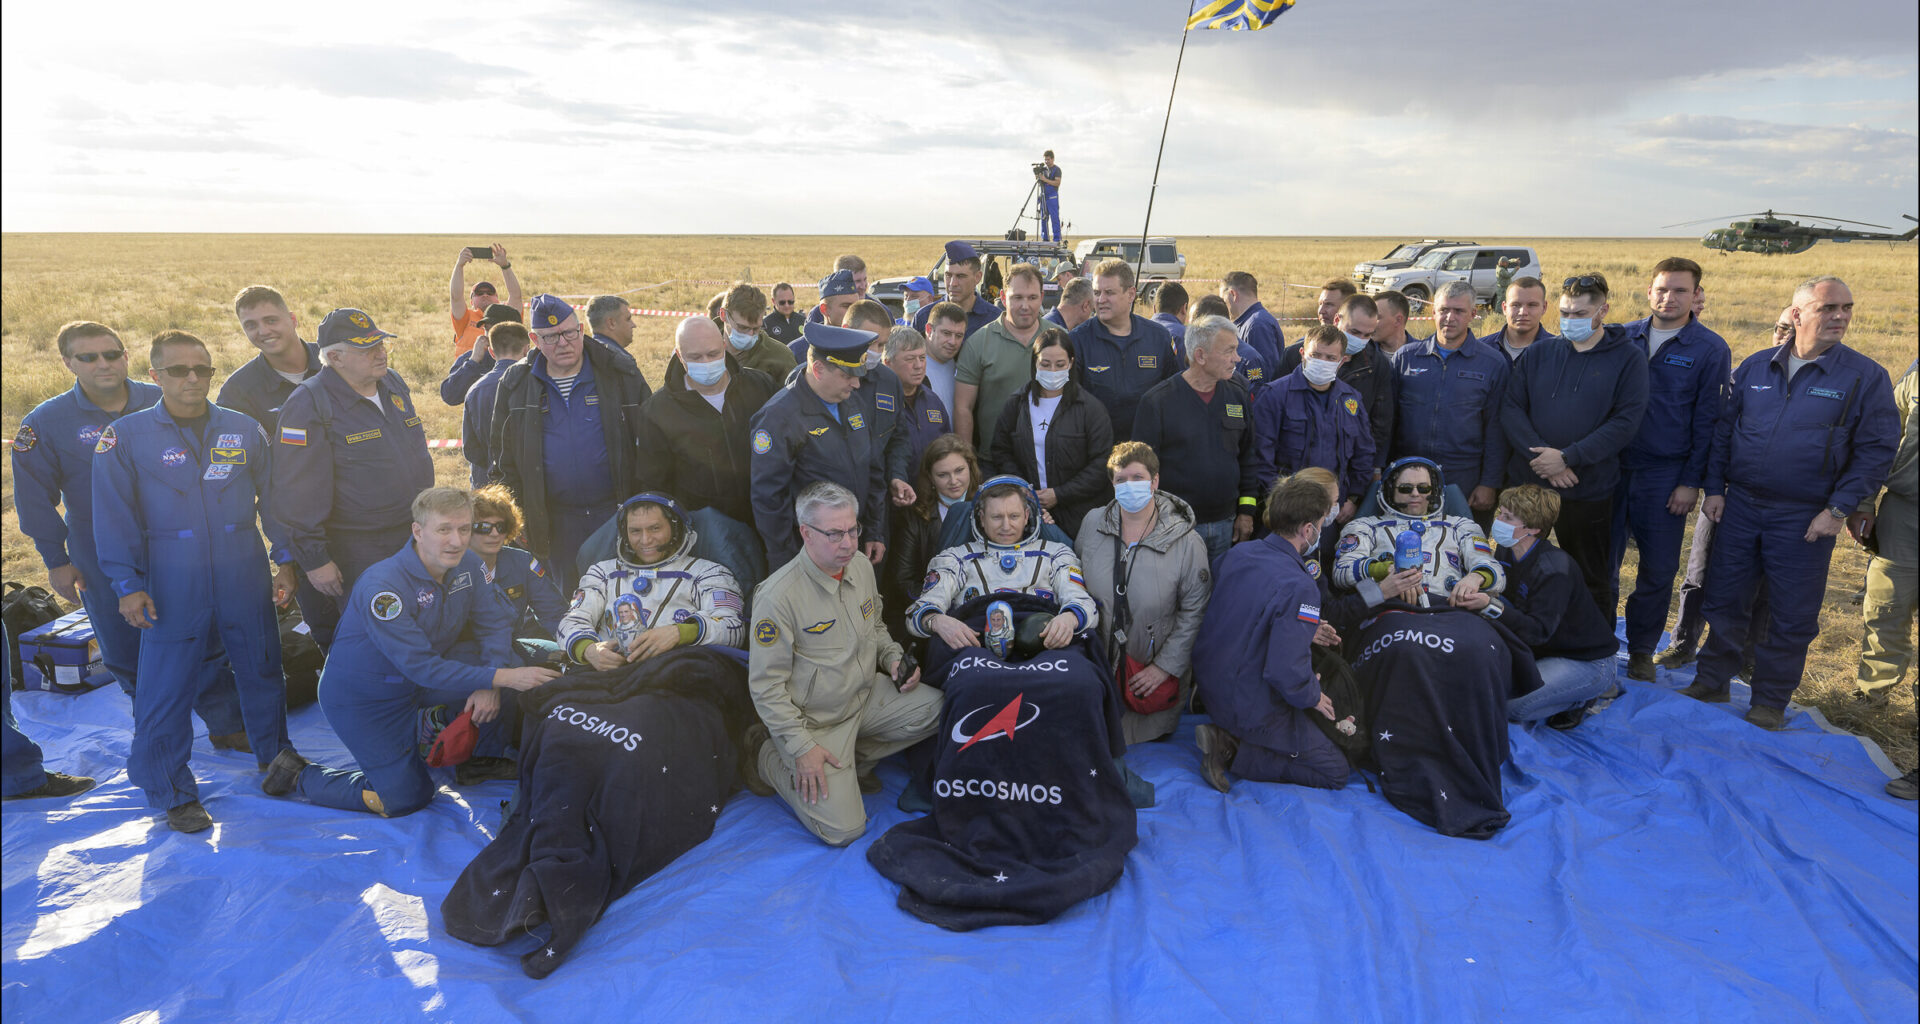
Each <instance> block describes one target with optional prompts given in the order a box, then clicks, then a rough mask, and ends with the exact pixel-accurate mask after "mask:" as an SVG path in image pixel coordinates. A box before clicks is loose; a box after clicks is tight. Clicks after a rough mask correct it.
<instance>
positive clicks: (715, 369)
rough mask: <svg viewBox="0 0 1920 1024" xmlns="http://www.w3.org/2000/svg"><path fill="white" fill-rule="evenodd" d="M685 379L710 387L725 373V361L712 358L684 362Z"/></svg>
mask: <svg viewBox="0 0 1920 1024" xmlns="http://www.w3.org/2000/svg"><path fill="white" fill-rule="evenodd" d="M683 365H684V366H686V368H687V379H688V380H690V381H692V382H694V383H695V384H698V385H700V386H701V387H703V388H704V387H711V386H712V385H714V384H717V383H719V381H720V378H722V377H724V376H726V375H727V361H726V360H725V359H712V360H708V361H707V362H704V363H685V364H683Z"/></svg>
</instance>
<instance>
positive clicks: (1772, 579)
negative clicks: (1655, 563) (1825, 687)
mask: <svg viewBox="0 0 1920 1024" xmlns="http://www.w3.org/2000/svg"><path fill="white" fill-rule="evenodd" d="M1792 350H1793V345H1792V344H1790V343H1789V344H1786V345H1780V346H1777V347H1775V348H1771V349H1765V350H1762V351H1760V352H1756V353H1754V354H1753V355H1751V356H1748V357H1747V358H1746V360H1745V361H1744V362H1742V363H1741V364H1740V368H1739V369H1737V370H1735V371H1734V373H1733V382H1732V383H1731V384H1730V385H1729V386H1728V389H1727V401H1726V407H1725V409H1724V411H1723V412H1722V413H1721V416H1720V420H1719V423H1718V424H1717V425H1716V427H1715V429H1714V440H1713V453H1712V455H1711V456H1709V458H1708V460H1707V488H1706V489H1707V494H1708V495H1709V496H1712V495H1720V494H1724V495H1725V496H1726V499H1727V505H1726V511H1725V513H1724V514H1723V515H1722V516H1721V518H1720V525H1719V526H1718V527H1717V528H1716V529H1715V530H1714V534H1713V555H1712V558H1711V560H1710V561H1709V562H1708V563H1707V586H1706V591H1707V597H1706V609H1705V611H1706V617H1707V624H1708V625H1709V626H1711V627H1712V629H1711V630H1710V631H1709V632H1708V635H1707V643H1706V646H1705V648H1703V649H1702V650H1701V652H1700V662H1699V667H1698V669H1697V670H1696V676H1695V677H1696V679H1697V680H1698V681H1699V682H1701V683H1704V684H1708V685H1711V686H1715V687H1718V688H1722V689H1724V688H1725V687H1726V686H1727V684H1728V682H1729V680H1731V679H1732V678H1733V674H1734V673H1735V672H1736V671H1738V670H1739V668H1740V651H1741V648H1743V647H1744V646H1746V641H1747V630H1748V628H1749V625H1750V624H1751V622H1752V610H1751V609H1752V603H1753V596H1754V590H1755V588H1756V587H1757V586H1758V585H1759V582H1760V580H1761V579H1762V578H1764V579H1765V580H1766V584H1767V594H1768V600H1769V601H1770V602H1771V603H1772V615H1773V619H1772V622H1771V624H1770V625H1769V626H1768V632H1767V638H1766V640H1764V641H1763V642H1761V643H1760V645H1759V646H1758V648H1757V649H1756V651H1755V657H1754V672H1753V679H1752V684H1753V703H1754V705H1755V706H1757V707H1771V708H1782V709H1784V708H1785V707H1786V706H1787V700H1788V698H1790V697H1792V696H1793V691H1794V690H1795V689H1796V688H1798V687H1799V685H1800V676H1801V673H1802V672H1803V671H1804V670H1805V669H1806V664H1807V645H1808V644H1810V643H1812V642H1813V638H1814V636H1815V635H1816V634H1818V633H1819V631H1820V600H1821V598H1822V597H1823V596H1824V595H1825V593H1826V588H1827V567H1828V565H1829V564H1830V563H1831V562H1832V556H1833V538H1832V537H1826V538H1823V539H1821V540H1819V541H1817V542H1815V543H1812V544H1809V543H1807V541H1806V540H1805V537H1806V532H1807V528H1808V526H1809V524H1811V523H1812V522H1813V517H1814V516H1816V515H1826V514H1827V513H1826V512H1824V511H1822V510H1823V509H1826V508H1830V507H1838V508H1840V509H1842V510H1844V511H1846V512H1847V513H1849V514H1850V513H1852V512H1853V511H1854V510H1855V509H1857V508H1859V507H1860V504H1861V503H1862V502H1864V501H1865V500H1866V499H1867V498H1869V497H1871V496H1873V494H1874V493H1875V492H1877V491H1878V490H1879V489H1880V485H1881V484H1882V483H1883V482H1885V480H1886V477H1887V472H1888V470H1889V469H1891V468H1892V466H1893V455H1894V451H1895V449H1896V448H1897V447H1898V446H1899V443H1900V413H1899V409H1898V408H1897V407H1896V406H1895V405H1894V401H1893V382H1892V381H1891V380H1890V379H1889V378H1888V377H1887V371H1886V369H1885V368H1883V367H1882V366H1880V364H1878V363H1876V362H1874V361H1873V360H1871V359H1869V358H1867V357H1866V356H1863V355H1861V354H1860V353H1858V352H1856V351H1854V350H1853V349H1851V348H1848V347H1847V346H1845V345H1835V346H1833V347H1832V348H1830V349H1828V350H1827V351H1826V352H1824V353H1822V354H1821V355H1820V357H1819V358H1818V359H1815V360H1814V361H1813V362H1811V363H1808V364H1807V365H1806V366H1804V367H1802V368H1801V370H1800V372H1799V373H1797V374H1795V375H1794V377H1793V379H1792V380H1791V381H1789V380H1788V379H1787V356H1788V355H1789V353H1791V352H1792Z"/></svg>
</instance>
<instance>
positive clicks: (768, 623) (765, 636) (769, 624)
mask: <svg viewBox="0 0 1920 1024" xmlns="http://www.w3.org/2000/svg"><path fill="white" fill-rule="evenodd" d="M778 639H780V627H779V626H776V625H774V624H773V620H772V619H761V620H760V621H759V622H756V623H754V624H753V642H754V643H757V644H759V645H760V646H762V647H772V646H773V642H774V641H775V640H778Z"/></svg>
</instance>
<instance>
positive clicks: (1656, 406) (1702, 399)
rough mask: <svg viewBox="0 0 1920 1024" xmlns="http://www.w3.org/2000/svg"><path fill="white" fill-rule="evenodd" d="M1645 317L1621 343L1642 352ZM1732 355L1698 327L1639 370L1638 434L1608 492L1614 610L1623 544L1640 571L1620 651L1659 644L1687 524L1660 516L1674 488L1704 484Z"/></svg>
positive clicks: (1647, 326) (1693, 323) (1648, 649)
mask: <svg viewBox="0 0 1920 1024" xmlns="http://www.w3.org/2000/svg"><path fill="white" fill-rule="evenodd" d="M1651 327H1652V318H1650V317H1649V318H1646V319H1641V320H1635V321H1634V322H1633V323H1630V324H1627V325H1626V331H1627V336H1628V341H1629V343H1630V344H1633V345H1637V346H1638V347H1639V349H1640V351H1641V352H1643V353H1644V352H1645V351H1646V350H1647V340H1648V331H1649V330H1651ZM1732 368H1733V353H1732V351H1731V350H1730V349H1728V347H1727V343H1726V342H1725V341H1724V340H1722V339H1721V337H1720V336H1719V335H1718V334H1715V333H1714V332H1713V331H1711V330H1709V329H1707V328H1706V327H1705V326H1703V325H1702V324H1701V323H1700V321H1698V320H1688V321H1687V325H1686V326H1685V327H1682V328H1681V329H1680V333H1679V334H1676V335H1674V336H1673V337H1672V338H1670V339H1668V340H1667V343H1666V344H1665V345H1662V346H1660V354H1659V355H1658V356H1656V357H1654V358H1653V361H1652V362H1650V363H1648V364H1647V411H1646V415H1645V418H1643V419H1642V420H1641V421H1640V432H1639V433H1638V434H1637V435H1635V437H1634V439H1633V441H1632V443H1630V444H1628V445H1627V447H1626V449H1625V450H1624V451H1622V452H1621V453H1620V483H1619V485H1618V486H1617V487H1616V488H1615V490H1614V492H1613V597H1614V604H1613V606H1614V607H1616V608H1618V607H1619V606H1620V562H1621V560H1622V558H1623V557H1624V556H1625V555H1626V553H1627V537H1628V536H1629V535H1631V536H1632V537H1633V543H1634V546H1635V547H1637V548H1638V549H1639V550H1640V568H1639V570H1638V572H1637V573H1636V576H1637V579H1636V580H1635V582H1634V586H1633V593H1632V594H1630V595H1628V597H1627V608H1626V612H1625V618H1626V627H1627V652H1628V653H1629V654H1648V655H1651V654H1652V653H1653V650H1654V648H1655V647H1656V646H1658V644H1659V643H1660V632H1661V630H1663V629H1664V628H1666V624H1667V612H1668V610H1669V609H1670V608H1671V607H1672V605H1673V578H1674V577H1675V576H1676V575H1678V574H1679V572H1680V542H1681V539H1682V537H1683V536H1684V535H1685V533H1686V529H1687V517H1686V516H1684V515H1680V516H1676V515H1673V514H1672V513H1670V512H1668V511H1667V499H1668V498H1670V497H1672V495H1673V490H1674V488H1676V487H1680V486H1682V485H1685V486H1687V487H1695V488H1697V487H1699V486H1700V485H1701V484H1703V483H1705V482H1706V476H1707V456H1708V454H1709V453H1710V452H1711V451H1712V450H1713V433H1714V425H1715V424H1717V423H1718V422H1719V420H1720V408H1721V405H1722V404H1723V402H1724V395H1725V392H1726V383H1727V376H1728V374H1729V373H1730V372H1731V371H1732Z"/></svg>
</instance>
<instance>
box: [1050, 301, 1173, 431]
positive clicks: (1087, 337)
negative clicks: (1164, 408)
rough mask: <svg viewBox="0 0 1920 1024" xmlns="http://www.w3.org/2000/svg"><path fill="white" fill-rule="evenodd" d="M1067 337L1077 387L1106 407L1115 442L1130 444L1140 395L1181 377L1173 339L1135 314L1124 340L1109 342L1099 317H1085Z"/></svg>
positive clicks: (1111, 335)
mask: <svg viewBox="0 0 1920 1024" xmlns="http://www.w3.org/2000/svg"><path fill="white" fill-rule="evenodd" d="M1068 337H1070V338H1072V339H1073V345H1074V362H1075V363H1076V364H1077V366H1076V369H1077V370H1078V371H1079V374H1080V386H1081V387H1082V388H1085V389H1086V392H1087V394H1089V395H1092V396H1093V397H1094V398H1095V399H1096V400H1098V401H1099V403H1100V404H1101V405H1102V406H1105V407H1106V410H1107V418H1108V419H1109V420H1112V421H1113V441H1114V443H1115V444H1119V443H1120V442H1122V441H1127V440H1131V439H1132V438H1133V416H1134V413H1135V412H1136V411H1138V409H1139V408H1140V396H1141V395H1144V394H1146V393H1147V389H1148V388H1151V387H1153V386H1154V385H1155V384H1158V383H1160V382H1161V381H1163V380H1166V379H1167V378H1168V377H1171V376H1173V375H1174V374H1177V373H1179V372H1180V366H1179V360H1178V358H1177V357H1175V356H1174V354H1173V335H1171V334H1169V333H1167V329H1166V328H1165V327H1163V326H1161V325H1160V324H1157V323H1154V322H1153V321H1152V320H1149V319H1147V318H1146V317H1144V316H1141V315H1140V314H1138V313H1135V314H1133V321H1132V325H1131V326H1130V327H1129V328H1128V333H1127V336H1126V337H1124V338H1117V337H1114V335H1113V332H1112V331H1109V330H1107V325H1106V324H1103V323H1101V322H1100V318H1099V317H1090V318H1088V319H1087V320H1086V322H1084V323H1082V324H1081V325H1080V326H1078V327H1075V328H1074V329H1073V333H1072V334H1070V335H1068Z"/></svg>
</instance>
